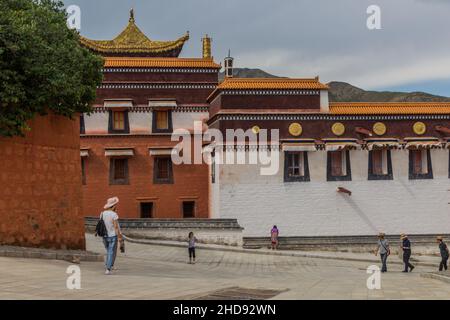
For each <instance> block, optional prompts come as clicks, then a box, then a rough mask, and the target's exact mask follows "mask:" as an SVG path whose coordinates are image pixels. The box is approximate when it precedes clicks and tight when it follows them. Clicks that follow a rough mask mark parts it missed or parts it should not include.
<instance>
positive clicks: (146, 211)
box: [141, 202, 153, 219]
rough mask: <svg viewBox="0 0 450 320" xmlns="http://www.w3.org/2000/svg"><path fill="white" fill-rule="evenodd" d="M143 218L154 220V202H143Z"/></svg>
mask: <svg viewBox="0 0 450 320" xmlns="http://www.w3.org/2000/svg"><path fill="white" fill-rule="evenodd" d="M141 218H143V219H149V218H153V202H141Z"/></svg>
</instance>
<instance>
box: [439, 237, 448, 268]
mask: <svg viewBox="0 0 450 320" xmlns="http://www.w3.org/2000/svg"><path fill="white" fill-rule="evenodd" d="M436 241H437V243H438V244H439V251H440V253H441V263H440V264H439V271H442V269H444V270H447V260H448V257H449V250H448V247H447V244H446V243H445V242H444V238H443V237H442V236H439V237H437V238H436Z"/></svg>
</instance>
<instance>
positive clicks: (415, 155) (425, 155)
mask: <svg viewBox="0 0 450 320" xmlns="http://www.w3.org/2000/svg"><path fill="white" fill-rule="evenodd" d="M409 179H410V180H418V179H433V167H432V165H431V153H430V150H429V149H414V150H409Z"/></svg>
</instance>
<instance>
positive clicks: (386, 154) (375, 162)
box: [368, 149, 393, 180]
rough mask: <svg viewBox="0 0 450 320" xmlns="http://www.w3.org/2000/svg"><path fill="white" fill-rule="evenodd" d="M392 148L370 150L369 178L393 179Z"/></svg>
mask: <svg viewBox="0 0 450 320" xmlns="http://www.w3.org/2000/svg"><path fill="white" fill-rule="evenodd" d="M392 179H393V174H392V159H391V150H389V149H375V150H370V151H369V175H368V180H392Z"/></svg>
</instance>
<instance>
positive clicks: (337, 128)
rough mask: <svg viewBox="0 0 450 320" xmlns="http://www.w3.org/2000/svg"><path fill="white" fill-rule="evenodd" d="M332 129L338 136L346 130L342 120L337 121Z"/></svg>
mask: <svg viewBox="0 0 450 320" xmlns="http://www.w3.org/2000/svg"><path fill="white" fill-rule="evenodd" d="M331 131H332V132H333V133H334V134H335V135H337V136H342V135H343V134H344V132H345V126H344V125H343V124H342V123H340V122H336V123H335V124H333V126H332V127H331Z"/></svg>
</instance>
